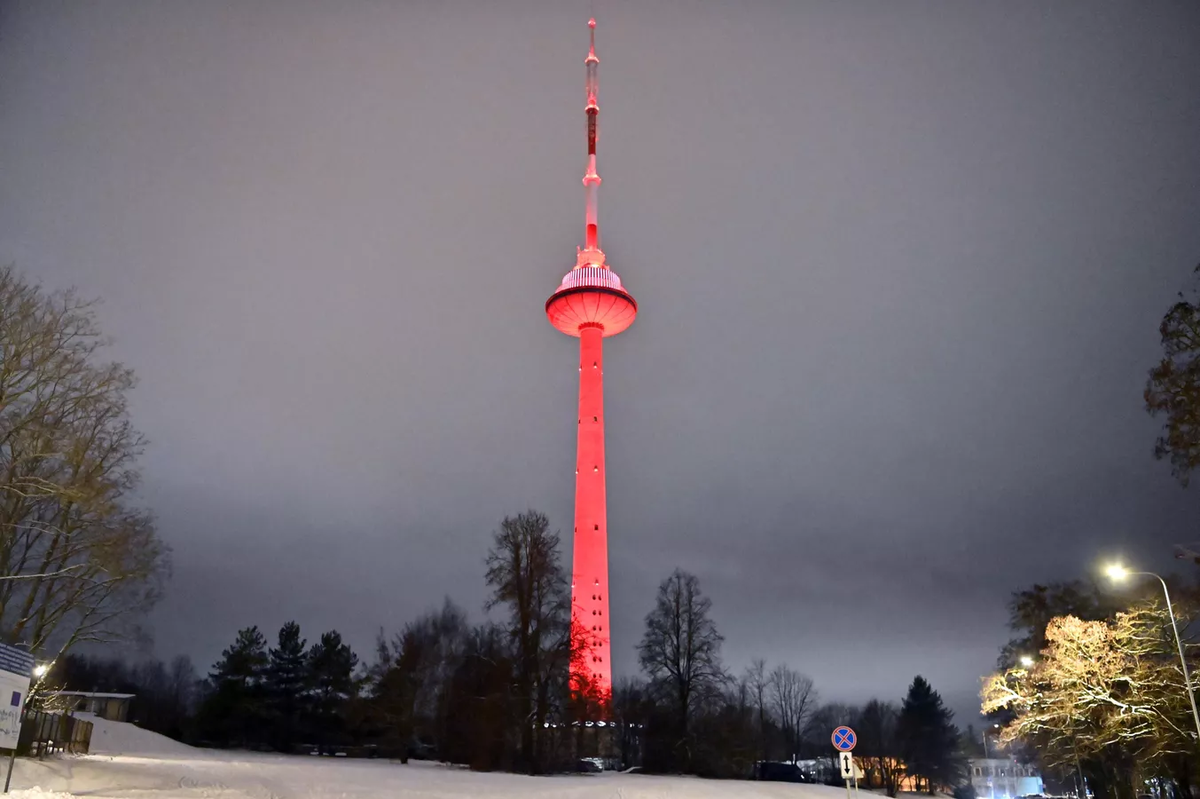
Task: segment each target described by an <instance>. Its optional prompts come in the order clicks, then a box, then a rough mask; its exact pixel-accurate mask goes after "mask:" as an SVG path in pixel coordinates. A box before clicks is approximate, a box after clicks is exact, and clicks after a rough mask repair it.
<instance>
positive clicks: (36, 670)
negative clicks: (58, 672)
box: [33, 663, 50, 679]
mask: <svg viewBox="0 0 1200 799" xmlns="http://www.w3.org/2000/svg"><path fill="white" fill-rule="evenodd" d="M48 671H50V667H49V666H47V665H46V664H45V663H39V664H37V665H36V666H34V667H33V676H34V677H37V678H38V679H41V678H42V677H45V676H46V672H48Z"/></svg>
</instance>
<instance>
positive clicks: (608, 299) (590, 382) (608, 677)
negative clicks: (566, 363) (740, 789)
mask: <svg viewBox="0 0 1200 799" xmlns="http://www.w3.org/2000/svg"><path fill="white" fill-rule="evenodd" d="M588 27H589V28H590V29H591V46H590V47H589V48H588V54H587V58H585V59H584V64H585V65H586V68H587V84H586V86H587V104H586V105H585V106H584V112H585V113H586V114H587V155H588V157H587V170H586V171H585V173H584V175H583V186H584V192H585V196H586V206H585V208H586V211H585V215H584V246H583V247H581V248H579V249H578V252H577V253H576V258H575V267H574V268H573V269H572V270H571V271H570V272H568V273H567V274H566V276H565V277H564V278H563V279H562V285H560V286H559V287H558V290H557V291H555V292H554V294H552V295H551V296H550V299H548V300H546V316H547V317H548V318H549V319H550V324H552V325H554V327H555V328H557V329H558V330H560V331H561V332H563V333H566V334H567V335H568V336H576V337H578V338H579V423H578V428H579V431H578V442H577V443H578V447H577V453H576V456H575V540H574V547H573V563H572V565H571V586H572V588H571V616H572V620H573V621H574V622H575V623H576V624H578V625H579V626H581V627H582V629H583V630H584V631H585V632H586V633H588V634H589V636H590V640H591V642H592V644H591V646H590V647H588V650H587V651H586V652H584V653H583V654H584V657H582V658H575V659H573V660H572V666H571V669H572V673H571V680H572V684H573V685H575V686H579V685H587V686H589V687H590V688H592V689H593V690H595V691H596V692H597V693H598V694H600V695H601V696H607V695H610V694H611V691H612V663H611V659H610V657H609V655H610V653H611V646H610V638H609V635H610V632H609V616H608V511H607V505H606V499H605V489H604V485H605V471H604V354H603V348H602V342H603V340H604V339H605V338H606V337H608V336H615V335H617V334H618V333H620V332H622V331H624V330H625V329H626V328H627V327H629V326H630V325H631V324H633V320H634V318H635V317H636V316H637V303H636V302H634V299H633V297H632V296H631V295H630V294H629V292H628V291H626V290H625V288H624V287H623V286H622V285H621V278H619V277H617V273H616V272H614V271H613V270H612V268H611V267H609V265H608V264H607V263H606V262H605V260H604V251H603V250H601V249H600V224H599V222H598V220H597V215H596V211H597V209H596V195H597V190H598V189H599V188H600V175H599V173H598V172H597V171H596V139H597V133H598V122H599V117H600V106H599V104H598V103H597V96H598V94H599V81H598V80H597V77H596V72H597V67H598V66H599V64H600V59H599V58H597V57H596V20H594V19H590V20H588Z"/></svg>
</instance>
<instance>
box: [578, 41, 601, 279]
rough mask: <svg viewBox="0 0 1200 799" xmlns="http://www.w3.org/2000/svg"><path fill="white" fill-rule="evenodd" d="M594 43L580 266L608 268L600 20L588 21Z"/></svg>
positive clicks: (590, 51)
mask: <svg viewBox="0 0 1200 799" xmlns="http://www.w3.org/2000/svg"><path fill="white" fill-rule="evenodd" d="M588 34H589V37H590V43H589V46H588V54H587V58H585V59H584V60H583V63H584V65H585V66H586V68H587V89H586V90H587V105H586V106H585V107H584V110H585V111H586V113H587V146H588V160H587V171H586V172H585V173H584V175H583V186H584V191H585V194H586V202H587V205H586V210H585V212H584V225H585V227H584V237H583V249H582V250H581V251H580V253H579V262H580V266H584V265H587V266H604V265H605V263H604V252H603V251H602V250H601V249H600V222H599V217H598V209H597V204H598V199H599V198H598V196H597V195H598V194H599V191H598V190H599V188H600V173H599V172H597V171H596V139H597V136H598V133H599V131H598V127H599V118H600V105H599V102H598V97H599V94H600V78H599V75H598V74H597V73H598V72H599V66H600V59H599V58H597V57H596V18H595V17H592V18H591V19H589V20H588Z"/></svg>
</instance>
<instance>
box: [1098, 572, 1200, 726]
mask: <svg viewBox="0 0 1200 799" xmlns="http://www.w3.org/2000/svg"><path fill="white" fill-rule="evenodd" d="M1129 575H1139V576H1142V577H1153V578H1154V579H1156V580H1158V582H1159V584H1160V585H1162V590H1163V598H1165V599H1166V600H1167V615H1168V616H1170V617H1171V630H1172V632H1174V633H1175V646H1176V648H1177V649H1178V650H1179V666H1180V668H1182V669H1183V684H1184V687H1186V688H1187V695H1188V702H1190V703H1191V705H1192V721H1193V722H1195V724H1196V743H1197V745H1200V712H1197V711H1196V694H1195V692H1194V691H1193V690H1192V678H1191V675H1190V674H1188V667H1187V658H1186V657H1184V654H1183V640H1182V639H1180V637H1179V625H1178V624H1176V623H1175V609H1174V608H1172V607H1171V592H1170V590H1168V589H1167V581H1166V580H1164V579H1163V578H1162V577H1160V576H1158V575H1157V574H1155V573H1154V572H1134V571H1129V570H1127V569H1126V568H1125V567H1124V566H1110V567H1109V569H1108V576H1109V577H1111V578H1112V579H1114V580H1121V579H1123V578H1125V577H1127V576H1129Z"/></svg>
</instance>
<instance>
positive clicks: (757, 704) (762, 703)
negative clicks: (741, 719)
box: [746, 658, 770, 760]
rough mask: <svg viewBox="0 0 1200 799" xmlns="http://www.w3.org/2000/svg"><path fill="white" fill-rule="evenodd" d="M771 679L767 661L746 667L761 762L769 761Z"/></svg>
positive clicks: (756, 660)
mask: <svg viewBox="0 0 1200 799" xmlns="http://www.w3.org/2000/svg"><path fill="white" fill-rule="evenodd" d="M769 685H770V677H768V675H767V661H765V660H763V659H762V658H755V659H754V660H752V661H750V665H749V666H747V667H746V687H747V688H748V689H749V691H750V701H751V703H752V704H753V706H754V721H755V725H756V726H755V735H756V736H757V740H756V741H755V743H756V744H757V745H758V758H759V760H766V759H767V688H768V686H769Z"/></svg>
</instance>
